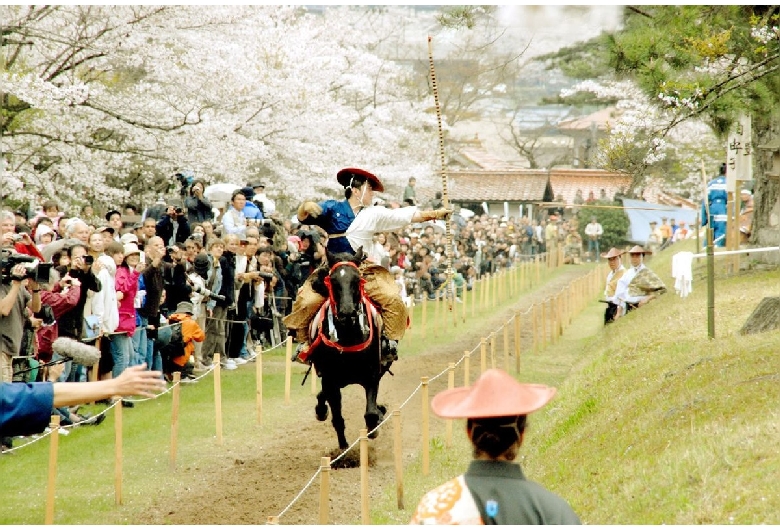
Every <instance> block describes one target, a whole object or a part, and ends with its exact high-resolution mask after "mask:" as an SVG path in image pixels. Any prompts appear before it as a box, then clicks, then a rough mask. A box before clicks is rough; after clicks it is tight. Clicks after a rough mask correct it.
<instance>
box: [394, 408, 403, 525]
mask: <svg viewBox="0 0 780 530" xmlns="http://www.w3.org/2000/svg"><path fill="white" fill-rule="evenodd" d="M393 456H394V457H395V498H396V503H397V506H398V509H399V510H403V509H404V463H403V462H404V461H403V444H402V439H401V411H400V409H396V410H394V411H393Z"/></svg>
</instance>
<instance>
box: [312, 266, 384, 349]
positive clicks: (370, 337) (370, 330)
mask: <svg viewBox="0 0 780 530" xmlns="http://www.w3.org/2000/svg"><path fill="white" fill-rule="evenodd" d="M344 265H348V266H350V267H354V268H355V269H357V270H358V271H359V270H360V269H359V268H358V266H357V265H355V264H354V263H352V262H351V261H339V262H338V263H336V264H334V265H333V266H332V267H331V268H330V270H329V271H328V275H327V276H326V277H325V279H324V280H323V281H324V283H325V286H326V287H327V288H328V301H329V302H330V304H329V305H330V310H331V311H332V312H333V316H336V315H337V310H336V299H335V298H334V296H333V286H332V285H331V281H330V275H331V274H333V273H334V271H335V270H336V269H337V268H338V267H341V266H344ZM365 283H366V280H365V278H362V277H361V278H360V291H359V292H360V298H359V300H358V304H363V303H365V304H366V305H368V304H371V305H372V306H373V302H371V300H370V299H369V298H368V297H367V296H366V292H365V288H364V285H365ZM366 309H368V307H366ZM366 313H367V314H366V316H367V317H368V338H367V339H366V340H365V342H362V343H360V344H355V345H353V346H342V345H340V344H338V343H336V342H333V341H331V340H330V339H329V338H328V337H326V336H325V334H324V333H323V332H322V329H320V332H319V333H318V334H317V338H316V339H315V341H314V344H312V348H313V347H314V346H315V345H316V344H317V343H318V342H320V341H321V342H323V343H325V344H326V345H327V346H330V347H331V348H336V349H338V350H339V351H342V352H355V351H362V350H364V349H365V348H367V347H368V345H369V344H371V341H372V340H373V338H374V319H373V318H372V317H371V315H370V312H369V311H366Z"/></svg>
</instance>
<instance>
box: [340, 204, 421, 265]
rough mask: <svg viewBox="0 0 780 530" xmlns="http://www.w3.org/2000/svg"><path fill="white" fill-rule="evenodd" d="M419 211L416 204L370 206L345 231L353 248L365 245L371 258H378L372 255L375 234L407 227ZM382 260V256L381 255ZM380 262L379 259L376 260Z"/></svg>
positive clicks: (364, 250)
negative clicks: (392, 206)
mask: <svg viewBox="0 0 780 530" xmlns="http://www.w3.org/2000/svg"><path fill="white" fill-rule="evenodd" d="M415 212H417V207H416V206H407V207H405V208H395V209H390V208H385V207H384V206H368V207H366V208H363V209H362V210H360V211H359V212H358V214H357V216H355V220H354V221H352V224H351V225H349V228H347V231H346V232H345V234H346V238H347V241H349V245H350V246H351V247H352V250H355V251H356V250H357V249H358V248H360V247H363V252H365V253H367V254H368V255H369V259H371V260H372V261H374V260H376V258H377V256H373V257H372V256H371V254H372V253H373V247H374V244H373V243H374V234H376V233H378V232H392V231H393V230H398V229H400V228H403V227H405V226H406V225H408V224H409V223H411V222H412V217H414V214H415ZM379 259H380V260H381V257H379ZM374 263H379V261H374Z"/></svg>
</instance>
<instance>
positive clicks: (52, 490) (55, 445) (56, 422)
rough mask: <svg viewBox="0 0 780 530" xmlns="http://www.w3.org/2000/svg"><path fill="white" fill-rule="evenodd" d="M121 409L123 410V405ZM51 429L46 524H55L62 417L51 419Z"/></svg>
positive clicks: (55, 416)
mask: <svg viewBox="0 0 780 530" xmlns="http://www.w3.org/2000/svg"><path fill="white" fill-rule="evenodd" d="M119 408H122V407H121V405H120V407H119ZM50 421H51V423H49V429H51V435H50V437H49V474H48V480H47V481H46V514H45V516H44V524H47V525H50V524H54V501H55V499H56V487H57V462H58V461H59V455H58V453H59V447H60V415H59V414H55V415H53V416H52V417H51V420H50Z"/></svg>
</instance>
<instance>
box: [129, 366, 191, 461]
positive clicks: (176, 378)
mask: <svg viewBox="0 0 780 530" xmlns="http://www.w3.org/2000/svg"><path fill="white" fill-rule="evenodd" d="M180 383H181V372H173V399H172V401H171V404H172V406H171V456H170V459H171V462H170V464H171V471H176V443H177V441H178V437H179V399H180V396H181V384H180ZM118 406H121V403H120V405H118Z"/></svg>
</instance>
